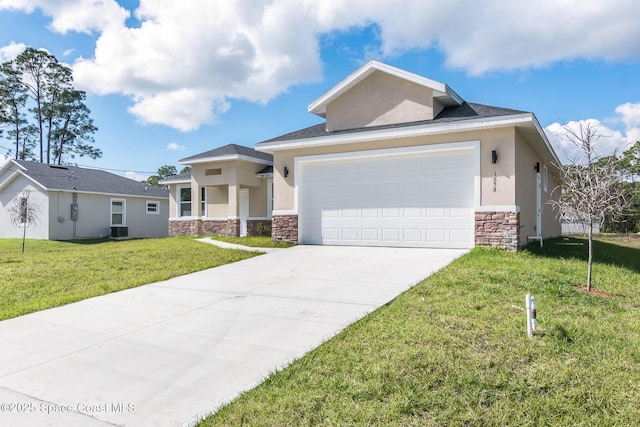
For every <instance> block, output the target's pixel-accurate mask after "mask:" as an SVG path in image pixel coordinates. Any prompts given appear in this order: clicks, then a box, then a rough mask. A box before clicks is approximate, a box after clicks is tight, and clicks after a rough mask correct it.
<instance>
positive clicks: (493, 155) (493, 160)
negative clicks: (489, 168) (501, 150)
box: [491, 150, 498, 164]
mask: <svg viewBox="0 0 640 427" xmlns="http://www.w3.org/2000/svg"><path fill="white" fill-rule="evenodd" d="M491 163H494V164H495V163H498V152H497V151H496V150H491Z"/></svg>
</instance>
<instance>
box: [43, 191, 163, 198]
mask: <svg viewBox="0 0 640 427" xmlns="http://www.w3.org/2000/svg"><path fill="white" fill-rule="evenodd" d="M48 191H52V192H53V191H56V192H60V193H72V194H73V193H77V194H93V195H96V196H109V197H124V198H136V199H159V200H169V196H166V197H163V196H151V195H149V194H145V195H144V196H138V195H134V194H119V193H98V192H96V191H78V190H60V189H58V188H50V189H49V190H48Z"/></svg>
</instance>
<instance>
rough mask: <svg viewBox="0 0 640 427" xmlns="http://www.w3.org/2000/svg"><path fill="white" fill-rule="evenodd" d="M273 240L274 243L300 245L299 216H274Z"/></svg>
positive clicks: (272, 226) (272, 224)
mask: <svg viewBox="0 0 640 427" xmlns="http://www.w3.org/2000/svg"><path fill="white" fill-rule="evenodd" d="M271 239H272V240H273V241H274V242H289V243H298V215H274V216H273V218H272V222H271Z"/></svg>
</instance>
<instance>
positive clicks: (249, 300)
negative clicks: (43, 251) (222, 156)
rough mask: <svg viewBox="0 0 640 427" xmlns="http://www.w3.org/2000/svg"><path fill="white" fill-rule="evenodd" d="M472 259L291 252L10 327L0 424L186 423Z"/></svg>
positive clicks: (1, 353) (2, 340)
mask: <svg viewBox="0 0 640 427" xmlns="http://www.w3.org/2000/svg"><path fill="white" fill-rule="evenodd" d="M465 252H466V250H453V249H408V248H406V249H403V248H370V247H360V248H356V247H326V246H296V247H293V248H290V249H286V250H281V251H277V252H273V253H269V254H266V255H261V256H258V257H255V258H251V259H248V260H244V261H240V262H237V263H234V264H229V265H225V266H221V267H217V268H213V269H209V270H205V271H201V272H197V273H193V274H188V275H185V276H181V277H176V278H174V279H170V280H166V281H163V282H158V283H153V284H150V285H146V286H140V287H138V288H134V289H129V290H125V291H121V292H117V293H113V294H109V295H105V296H101V297H96V298H91V299H88V300H85V301H81V302H78V303H74V304H69V305H66V306H63V307H59V308H54V309H50V310H44V311H41V312H37V313H32V314H29V315H26V316H21V317H18V318H15V319H9V320H5V321H2V322H0V404H1V406H0V425H11V426H36V425H53V426H56V425H64V426H112V425H126V426H181V425H191V424H193V423H194V422H195V421H197V420H198V419H199V418H201V417H203V416H205V415H207V414H209V413H211V412H212V411H215V410H216V408H218V407H219V406H220V405H222V404H224V403H226V402H228V401H230V400H232V399H233V398H234V397H236V396H237V395H238V394H239V393H241V392H243V391H245V390H248V389H251V388H253V387H254V386H256V385H257V384H259V383H260V382H262V381H263V380H264V379H265V377H267V376H268V375H269V374H270V373H271V372H273V371H275V370H278V369H281V368H282V367H284V366H286V365H287V364H289V363H290V362H291V361H293V360H295V359H296V358H299V357H300V356H302V355H303V354H305V353H306V352H307V351H309V350H311V349H313V348H315V347H317V346H318V345H320V344H321V343H322V342H323V341H325V340H327V339H329V338H331V337H332V336H334V335H335V334H336V333H338V332H339V331H340V330H342V329H343V328H344V327H345V326H347V325H349V324H351V323H353V322H354V321H356V320H357V319H359V318H361V317H363V316H364V315H366V314H367V313H370V312H372V311H373V310H375V309H376V308H378V307H380V306H381V305H383V304H385V303H387V302H388V301H390V300H392V299H393V298H395V297H396V296H397V295H399V294H400V293H402V292H403V291H404V290H406V289H408V288H410V287H411V286H413V285H414V284H416V283H417V282H419V281H420V280H422V279H424V278H425V277H427V276H429V275H430V274H432V273H433V272H435V271H437V270H439V269H440V268H442V267H444V266H445V265H447V264H448V263H450V262H451V261H452V260H454V259H455V258H457V257H459V256H461V255H462V254H464V253H465ZM140 274H144V272H140Z"/></svg>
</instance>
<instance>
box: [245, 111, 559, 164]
mask: <svg viewBox="0 0 640 427" xmlns="http://www.w3.org/2000/svg"><path fill="white" fill-rule="evenodd" d="M524 123H534V124H537V120H535V117H534V116H533V114H532V113H523V114H514V115H508V116H496V117H484V118H481V119H471V120H463V121H456V122H445V123H437V124H424V125H417V126H405V127H396V128H387V129H380V130H371V131H363V132H355V133H346V134H339V135H327V136H319V137H313V138H307V139H295V140H289V141H273V142H260V143H258V144H256V150H258V151H263V152H265V153H271V154H273V153H274V152H276V151H280V150H290V149H296V148H307V147H319V146H326V145H339V144H349V143H357V142H367V141H374V140H385V139H392V138H408V137H412V136H422V135H433V134H442V133H452V132H464V131H472V130H478V129H492V128H499V127H507V126H515V125H518V124H524ZM539 126H540V125H539V124H537V127H539ZM542 135H544V132H543V133H542ZM543 138H545V140H546V136H543ZM552 153H553V151H552ZM554 155H555V153H554Z"/></svg>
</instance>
